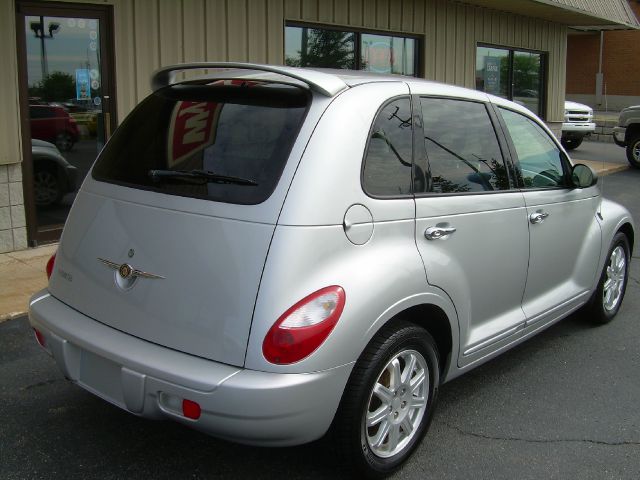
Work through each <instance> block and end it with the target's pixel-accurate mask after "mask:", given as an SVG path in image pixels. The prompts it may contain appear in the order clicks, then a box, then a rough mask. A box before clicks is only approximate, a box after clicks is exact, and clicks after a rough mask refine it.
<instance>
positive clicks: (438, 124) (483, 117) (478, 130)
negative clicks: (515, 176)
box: [421, 98, 510, 193]
mask: <svg viewBox="0 0 640 480" xmlns="http://www.w3.org/2000/svg"><path fill="white" fill-rule="evenodd" d="M421 103H422V116H423V119H424V120H423V121H424V143H425V148H426V150H427V157H428V159H429V170H430V173H431V190H430V191H432V192H434V193H463V192H482V191H492V190H509V188H510V183H509V175H508V173H507V169H506V167H505V164H504V160H503V158H502V152H501V150H500V145H499V144H498V139H497V138H496V133H495V131H494V129H493V124H492V123H491V119H490V117H489V113H488V112H487V108H486V107H485V105H484V104H482V103H477V102H469V101H464V100H452V99H444V98H422V99H421Z"/></svg>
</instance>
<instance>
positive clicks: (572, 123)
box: [560, 100, 596, 150]
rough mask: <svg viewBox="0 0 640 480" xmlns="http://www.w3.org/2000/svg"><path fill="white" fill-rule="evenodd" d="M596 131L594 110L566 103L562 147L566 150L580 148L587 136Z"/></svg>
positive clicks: (578, 104)
mask: <svg viewBox="0 0 640 480" xmlns="http://www.w3.org/2000/svg"><path fill="white" fill-rule="evenodd" d="M595 131H596V124H595V123H594V122H593V109H592V108H591V107H589V106H588V105H583V104H582V103H576V102H570V101H568V100H567V101H565V102H564V122H563V123H562V138H561V139H560V141H561V142H562V146H563V147H564V148H565V149H566V150H573V149H574V148H578V147H579V146H580V144H581V143H582V140H583V139H584V137H585V136H587V135H590V134H591V133H593V132H595Z"/></svg>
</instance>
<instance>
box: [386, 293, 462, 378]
mask: <svg viewBox="0 0 640 480" xmlns="http://www.w3.org/2000/svg"><path fill="white" fill-rule="evenodd" d="M395 319H398V320H404V321H407V322H410V323H413V324H414V325H417V326H419V327H422V328H424V329H425V330H426V331H427V332H429V334H430V335H431V336H432V337H433V339H434V340H435V342H436V346H437V347H438V356H439V360H440V374H441V378H442V376H443V375H444V374H445V372H446V371H447V370H448V369H449V366H450V363H451V356H452V352H453V335H452V326H451V322H450V320H449V317H448V316H447V314H446V313H445V311H444V310H443V309H442V308H440V307H439V306H437V305H434V304H432V303H422V304H419V305H414V306H412V307H409V308H407V309H406V310H403V311H402V312H400V313H399V314H397V315H396V316H395V317H393V318H392V319H391V320H390V321H393V320H395ZM388 323H389V322H387V324H388Z"/></svg>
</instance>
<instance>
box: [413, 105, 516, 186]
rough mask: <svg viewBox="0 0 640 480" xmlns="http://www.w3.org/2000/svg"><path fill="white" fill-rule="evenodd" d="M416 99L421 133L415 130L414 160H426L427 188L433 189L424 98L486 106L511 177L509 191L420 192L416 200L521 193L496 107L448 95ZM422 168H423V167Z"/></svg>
mask: <svg viewBox="0 0 640 480" xmlns="http://www.w3.org/2000/svg"><path fill="white" fill-rule="evenodd" d="M412 96H414V97H416V102H420V103H419V105H420V108H415V109H414V110H415V111H416V113H415V115H416V116H419V117H420V118H419V127H420V132H419V133H416V131H417V130H418V129H417V128H414V135H416V136H417V137H418V138H416V139H415V141H414V153H413V156H414V159H415V158H420V159H422V158H424V162H425V163H426V165H425V166H426V170H424V171H425V175H426V177H427V186H428V187H427V188H429V189H430V188H431V164H430V162H429V155H428V153H427V147H426V145H425V142H424V119H423V116H422V103H421V99H422V98H433V99H443V100H457V101H463V102H472V103H479V104H481V105H484V107H485V110H486V112H487V116H488V117H489V120H490V122H491V127H492V128H493V132H494V134H495V136H496V139H497V141H498V147H499V148H500V152H501V154H502V160H503V162H504V165H505V167H506V169H507V175H508V176H509V186H510V188H509V190H484V191H473V192H444V193H443V192H420V193H415V192H414V197H415V198H434V197H452V196H467V195H496V194H501V193H513V192H520V188H519V186H518V184H517V181H516V179H517V177H516V175H515V172H516V170H515V166H514V164H513V157H512V154H511V149H510V148H509V144H508V142H507V138H505V134H504V131H503V125H502V123H501V118H499V117H498V116H497V112H496V111H495V110H494V106H493V104H492V103H491V102H487V101H483V100H476V99H473V98H468V97H460V96H446V95H428V94H415V95H412ZM416 148H419V149H420V152H416ZM421 168H422V167H421Z"/></svg>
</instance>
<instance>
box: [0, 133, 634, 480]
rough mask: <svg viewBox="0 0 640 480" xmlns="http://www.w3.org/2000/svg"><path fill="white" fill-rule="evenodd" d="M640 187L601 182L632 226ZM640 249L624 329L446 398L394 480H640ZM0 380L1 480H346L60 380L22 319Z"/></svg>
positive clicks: (544, 353) (584, 333)
mask: <svg viewBox="0 0 640 480" xmlns="http://www.w3.org/2000/svg"><path fill="white" fill-rule="evenodd" d="M583 145H584V147H580V148H579V149H578V150H576V151H575V152H572V157H573V158H577V159H582V158H583V156H585V155H587V154H589V151H591V150H592V149H591V150H590V148H589V147H590V144H589V142H585V143H584V144H583ZM583 148H584V149H583ZM593 148H601V147H599V146H596V147H593ZM605 151H606V152H610V153H608V154H607V155H617V154H620V155H621V156H622V159H624V151H623V149H620V148H618V147H615V146H613V145H609V146H608V147H606V150H605ZM581 153H582V155H583V156H581ZM612 158H613V157H612ZM584 159H585V160H588V158H584ZM608 161H609V160H608ZM611 161H615V160H611ZM638 185H640V171H637V170H626V171H623V172H619V173H615V174H613V175H610V176H607V177H605V180H604V190H605V192H606V196H608V197H610V198H612V199H614V200H617V201H619V202H620V203H622V204H624V205H625V206H626V207H627V208H629V209H630V211H631V212H632V214H633V215H634V217H635V218H636V219H640V197H639V196H638V193H637V192H638ZM638 247H639V246H638V242H637V241H636V251H635V252H634V255H633V258H634V260H633V262H632V265H631V272H630V276H629V283H628V286H627V293H626V297H625V301H624V304H623V306H622V309H621V311H620V313H619V314H618V316H617V317H616V319H615V320H614V322H612V323H610V324H609V325H606V326H598V327H594V326H592V325H591V324H590V323H589V321H588V319H585V318H582V317H580V316H579V315H574V316H572V317H570V318H568V319H566V320H564V321H562V322H560V323H559V324H556V325H555V326H553V327H551V328H549V329H548V330H546V331H545V332H543V333H542V334H540V335H538V336H536V337H534V338H533V339H531V340H530V341H528V342H527V343H525V344H523V345H520V346H519V347H516V348H515V349H513V350H511V351H509V352H508V353H506V354H504V355H502V356H501V357H499V358H497V359H495V360H493V361H491V362H489V363H487V364H485V365H484V366H481V367H479V368H477V369H476V370H474V371H472V372H471V373H469V374H467V375H465V376H463V377H461V378H459V379H456V380H454V381H452V382H450V383H448V384H446V385H444V386H442V388H441V390H440V400H439V407H438V411H437V412H436V415H435V418H434V421H433V423H432V426H431V429H430V431H429V433H428V434H427V437H426V438H425V440H424V441H423V443H422V445H421V446H420V447H419V449H418V450H417V452H416V453H415V455H414V456H413V457H412V458H411V460H410V461H409V462H408V464H407V465H406V466H405V467H404V469H403V470H401V471H400V472H398V473H397V474H396V475H395V476H393V477H391V478H398V479H400V478H402V479H414V478H415V479H418V478H420V479H423V478H447V479H457V478H460V479H467V478H469V477H473V478H477V479H513V478H518V479H573V478H575V479H581V480H584V479H630V480H631V479H633V480H635V479H638V478H640V408H639V400H640V373H639V372H640V328H639V320H638V319H639V318H640V254H639V253H638V252H640V250H639V248H638ZM0 379H1V382H0V405H2V408H0V425H1V426H2V427H1V428H0V432H1V433H0V478H3V479H30V478H65V479H73V478H83V479H85V478H96V479H112V478H172V479H174V478H225V479H226V478H273V477H283V478H285V477H286V478H292V479H295V478H336V477H340V471H339V466H337V465H336V464H335V463H334V460H333V458H334V457H333V455H332V454H331V445H330V442H329V441H327V440H325V441H321V442H317V443H314V444H311V445H306V446H302V447H297V448H284V449H266V448H252V447H245V446H238V445H234V444H231V443H227V442H223V441H219V440H216V439H214V438H210V437H207V436H205V435H203V434H200V433H198V432H195V431H192V430H189V429H186V428H184V427H182V426H179V425H177V424H174V423H171V422H152V421H148V420H143V419H139V418H136V417H135V416H133V415H130V414H128V413H126V412H123V411H121V410H119V409H118V408H116V407H114V406H111V405H110V404H107V403H106V402H103V401H102V400H100V399H98V398H96V397H94V396H93V395H91V394H89V393H87V392H85V391H84V390H82V389H81V388H79V387H76V386H74V385H72V384H70V383H69V382H67V381H66V380H65V379H64V378H63V376H62V374H61V373H60V372H59V370H58V369H57V368H56V366H55V365H54V363H53V360H52V359H50V358H49V357H48V356H47V355H46V354H45V353H44V352H43V351H42V350H41V349H40V348H39V347H38V346H37V344H36V342H35V340H34V339H33V338H32V335H31V333H30V329H29V328H28V324H27V322H26V319H25V318H24V317H22V318H18V319H14V320H10V321H7V322H5V323H2V324H0Z"/></svg>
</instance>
